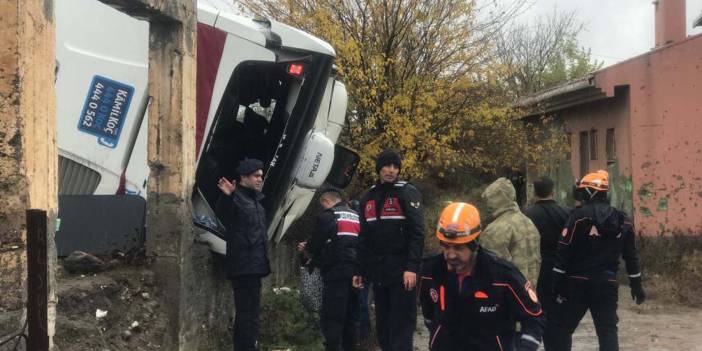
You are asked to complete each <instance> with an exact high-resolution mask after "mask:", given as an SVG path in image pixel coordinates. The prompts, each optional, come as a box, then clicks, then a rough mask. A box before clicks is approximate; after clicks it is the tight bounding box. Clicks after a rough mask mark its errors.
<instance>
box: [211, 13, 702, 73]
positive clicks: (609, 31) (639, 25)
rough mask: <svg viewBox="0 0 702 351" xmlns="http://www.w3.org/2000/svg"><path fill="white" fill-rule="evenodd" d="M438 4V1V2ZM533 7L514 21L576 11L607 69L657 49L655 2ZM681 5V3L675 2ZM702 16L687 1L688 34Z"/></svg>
mask: <svg viewBox="0 0 702 351" xmlns="http://www.w3.org/2000/svg"><path fill="white" fill-rule="evenodd" d="M199 1H200V2H204V3H208V4H210V5H213V6H215V7H220V8H222V7H225V8H226V7H229V6H231V4H232V3H235V2H236V0H199ZM437 1H439V0H437ZM512 1H514V0H478V3H479V4H481V5H480V7H482V6H483V5H485V4H490V3H492V4H495V3H496V4H498V6H499V5H504V4H508V3H511V2H512ZM527 1H529V2H530V4H531V6H530V7H529V9H528V10H527V11H525V12H524V13H522V14H521V15H520V16H519V17H517V18H516V19H515V20H516V21H519V22H522V21H524V22H528V21H530V20H535V19H537V18H538V17H539V16H547V15H550V14H552V13H553V12H554V10H556V11H559V12H562V11H575V12H576V16H577V18H578V19H579V20H580V21H581V22H582V23H583V24H584V25H585V29H584V30H583V31H582V32H581V34H580V36H579V38H578V39H579V41H580V44H581V45H582V46H584V47H586V48H590V49H591V50H592V56H593V58H594V59H597V60H601V61H604V63H605V66H608V65H611V64H614V63H617V62H619V61H622V60H625V59H628V58H631V57H634V56H636V55H639V54H643V53H645V52H646V51H649V50H650V49H651V48H652V47H653V45H654V36H655V34H654V22H653V14H654V12H653V11H654V5H653V1H652V0H527ZM673 1H682V0H673ZM700 13H702V0H687V9H686V15H687V21H686V22H687V25H686V28H687V34H688V35H694V34H700V33H702V27H697V28H695V29H693V28H692V21H693V20H694V19H695V18H697V17H698V16H699V15H700Z"/></svg>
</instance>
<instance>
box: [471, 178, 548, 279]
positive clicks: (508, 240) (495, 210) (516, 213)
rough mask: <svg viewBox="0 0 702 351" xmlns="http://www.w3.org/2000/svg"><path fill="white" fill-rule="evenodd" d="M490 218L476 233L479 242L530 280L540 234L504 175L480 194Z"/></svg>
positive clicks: (535, 267) (536, 265)
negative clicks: (490, 215)
mask: <svg viewBox="0 0 702 351" xmlns="http://www.w3.org/2000/svg"><path fill="white" fill-rule="evenodd" d="M482 197H483V199H484V200H485V201H486V202H487V204H488V206H489V207H490V209H491V210H492V215H493V218H494V221H493V222H492V223H490V224H489V225H488V226H487V228H485V229H484V230H483V232H482V233H481V234H480V244H481V245H482V246H484V247H485V248H487V249H489V250H491V251H493V252H495V253H496V254H497V255H498V256H500V257H502V258H504V259H506V260H508V261H510V262H512V263H514V265H515V266H517V268H519V270H520V271H521V272H522V274H524V276H525V277H526V278H527V279H528V280H529V281H530V282H532V284H533V283H535V282H536V281H537V280H538V277H539V267H540V265H541V257H540V256H539V255H540V254H539V243H540V241H541V238H540V236H539V231H538V229H536V226H534V223H532V222H531V220H530V219H529V218H528V217H527V216H525V215H524V214H523V213H522V212H521V211H520V210H519V206H517V203H516V202H515V200H516V191H515V190H514V186H513V185H512V183H511V182H510V181H509V180H507V179H506V178H499V179H497V180H496V181H495V182H493V183H492V184H490V186H488V187H487V189H485V191H484V192H483V194H482Z"/></svg>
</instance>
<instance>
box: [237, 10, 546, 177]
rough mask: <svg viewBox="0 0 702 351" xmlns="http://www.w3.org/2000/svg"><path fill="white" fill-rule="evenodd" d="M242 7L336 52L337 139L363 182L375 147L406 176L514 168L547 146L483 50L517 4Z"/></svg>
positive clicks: (488, 49) (500, 67)
mask: <svg viewBox="0 0 702 351" xmlns="http://www.w3.org/2000/svg"><path fill="white" fill-rule="evenodd" d="M243 3H244V5H245V6H246V7H247V8H248V9H250V10H251V11H252V12H254V13H258V14H262V15H265V16H268V17H270V18H274V19H276V20H279V21H282V22H286V23H289V24H291V25H293V26H297V27H300V28H303V29H305V30H307V31H309V32H311V33H314V34H315V35H317V36H319V37H322V38H324V39H325V40H327V41H329V42H330V43H331V44H332V46H333V47H334V48H335V49H336V51H337V61H336V63H337V66H338V74H339V77H340V78H341V79H342V81H344V82H345V83H346V85H347V88H348V91H349V110H350V111H351V112H350V113H349V115H348V118H347V120H348V123H347V127H346V128H347V129H346V131H345V133H343V136H342V138H343V139H342V141H343V142H344V143H345V144H347V145H349V146H351V147H352V148H354V149H355V150H357V151H358V152H359V154H360V155H361V159H362V161H361V166H360V172H359V176H360V178H361V180H362V181H366V182H368V181H370V180H371V179H374V178H375V175H374V170H373V160H374V157H375V155H377V154H378V153H379V152H380V151H381V150H382V149H384V148H394V149H397V150H398V151H400V152H401V153H402V155H403V173H404V174H405V176H409V177H415V178H424V177H427V176H431V177H439V178H445V177H452V176H456V175H458V174H464V173H466V172H472V173H476V172H477V173H496V172H497V171H498V170H501V169H504V168H522V167H523V166H525V165H526V163H525V162H527V161H529V162H532V161H534V160H540V158H541V157H542V156H543V155H546V154H548V152H550V151H551V150H539V149H538V148H536V147H539V148H543V147H544V145H548V147H552V146H551V144H548V143H539V144H538V145H533V144H532V145H530V143H529V142H528V140H527V138H526V136H527V133H528V129H529V128H528V126H526V125H525V124H524V123H522V122H521V121H520V120H519V119H518V116H519V114H518V113H515V111H514V110H513V109H512V108H511V105H512V102H511V101H509V99H508V94H506V92H505V87H504V84H503V83H502V79H503V77H504V76H505V74H506V70H507V68H505V67H503V65H501V64H500V63H499V62H498V61H497V60H496V58H495V57H494V55H492V54H491V52H494V51H493V46H492V45H493V43H494V40H493V39H494V38H496V34H497V33H498V32H499V29H500V28H501V27H502V26H503V25H504V24H505V23H506V21H508V20H509V19H510V18H511V17H512V16H514V15H515V14H517V13H518V12H519V11H521V10H523V8H524V3H525V1H523V0H512V1H511V2H509V3H508V5H506V6H505V7H502V8H500V9H498V10H493V11H494V13H497V15H491V16H487V15H484V16H481V14H485V13H486V12H487V11H488V10H490V9H492V7H484V8H478V5H477V4H476V2H475V1H468V0H443V1H435V0H315V1H312V0H244V1H243ZM487 6H493V5H492V4H491V5H487ZM479 17H482V18H479ZM554 145H556V146H557V145H559V144H558V143H555V144H554ZM535 146H536V147H535ZM535 152H538V153H539V154H530V153H535Z"/></svg>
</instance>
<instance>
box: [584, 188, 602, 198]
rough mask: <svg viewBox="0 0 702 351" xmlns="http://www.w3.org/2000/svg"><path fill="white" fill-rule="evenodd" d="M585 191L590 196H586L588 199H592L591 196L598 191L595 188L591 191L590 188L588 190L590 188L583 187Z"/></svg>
mask: <svg viewBox="0 0 702 351" xmlns="http://www.w3.org/2000/svg"><path fill="white" fill-rule="evenodd" d="M585 191H586V192H587V194H588V195H589V196H590V197H589V198H588V200H592V198H593V197H594V196H595V195H597V193H599V190H595V191H594V192H593V191H592V190H590V188H585Z"/></svg>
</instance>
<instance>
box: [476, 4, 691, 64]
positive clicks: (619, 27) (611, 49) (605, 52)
mask: <svg viewBox="0 0 702 351" xmlns="http://www.w3.org/2000/svg"><path fill="white" fill-rule="evenodd" d="M481 1H491V2H493V1H494V0H481ZM501 1H504V0H501ZM675 1H680V0H675ZM532 2H533V5H532V6H531V8H530V9H529V10H527V11H526V12H525V13H523V14H522V15H520V16H519V17H518V18H517V21H520V22H521V21H529V20H533V19H536V18H538V17H539V16H545V15H549V14H552V13H553V11H554V8H555V9H556V10H557V11H559V12H560V11H575V12H576V17H577V18H578V19H579V20H580V21H582V22H583V23H584V24H585V30H583V32H582V33H581V34H580V36H579V38H578V39H579V41H580V44H581V45H582V46H584V47H589V48H591V50H592V55H593V58H595V59H597V60H602V61H604V62H605V66H607V65H610V64H613V63H616V62H619V61H622V60H625V59H628V58H631V57H633V56H636V55H639V54H642V53H645V52H646V51H648V50H650V49H651V48H652V47H653V45H654V36H655V33H654V21H653V17H654V5H653V4H652V2H653V1H652V0H532ZM700 13H702V0H687V8H686V15H687V26H686V28H687V34H688V35H694V34H699V33H702V27H697V28H695V29H694V30H693V29H692V22H693V20H694V19H695V18H697V17H698V16H699V15H700Z"/></svg>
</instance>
